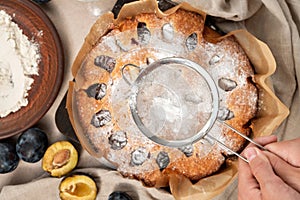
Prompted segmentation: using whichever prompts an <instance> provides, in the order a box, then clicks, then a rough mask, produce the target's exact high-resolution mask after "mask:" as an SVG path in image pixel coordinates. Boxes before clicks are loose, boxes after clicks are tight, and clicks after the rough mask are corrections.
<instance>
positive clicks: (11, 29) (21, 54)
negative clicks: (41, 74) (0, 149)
mask: <svg viewBox="0 0 300 200" xmlns="http://www.w3.org/2000/svg"><path fill="white" fill-rule="evenodd" d="M0 47H1V48H0V118H1V117H6V116H7V115H9V114H10V113H12V112H16V111H18V110H19V109H20V108H21V107H23V106H27V105H28V98H27V97H28V91H29V90H30V89H31V85H32V83H33V82H34V79H33V76H38V64H39V61H40V54H39V46H38V44H37V43H34V42H32V41H30V40H29V39H28V37H27V36H26V35H24V34H23V31H22V30H21V29H20V28H19V26H18V25H17V24H16V23H15V22H13V21H12V17H11V16H10V15H8V14H7V13H6V12H5V11H3V10H0Z"/></svg>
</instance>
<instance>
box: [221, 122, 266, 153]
mask: <svg viewBox="0 0 300 200" xmlns="http://www.w3.org/2000/svg"><path fill="white" fill-rule="evenodd" d="M217 120H218V121H219V122H221V123H222V124H224V125H225V126H226V127H228V128H229V129H231V130H233V131H234V132H235V133H237V134H238V135H239V136H241V137H243V138H244V139H246V140H248V141H249V142H251V143H252V144H254V145H256V146H257V147H259V148H261V149H262V150H264V151H267V149H266V148H265V147H263V146H261V145H260V144H258V143H257V142H255V141H254V140H252V139H250V138H249V137H247V136H245V135H244V134H242V133H241V132H240V131H238V130H236V129H235V128H233V127H232V126H230V125H229V124H227V123H226V122H225V121H222V120H220V119H217Z"/></svg>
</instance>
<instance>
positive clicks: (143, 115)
mask: <svg viewBox="0 0 300 200" xmlns="http://www.w3.org/2000/svg"><path fill="white" fill-rule="evenodd" d="M128 67H129V68H130V67H134V68H138V69H139V70H140V71H139V73H138V74H137V77H136V78H135V79H134V80H133V81H130V80H129V79H128V77H127V76H126V75H125V70H126V69H127V68H128ZM127 70H128V69H127ZM122 76H123V78H124V80H125V81H126V82H127V83H128V84H129V85H130V86H131V94H130V97H129V107H130V111H131V114H132V117H133V120H134V122H135V124H136V125H137V127H138V128H139V130H140V131H141V132H142V133H143V134H144V135H145V136H146V137H148V138H149V139H151V140H152V141H154V142H156V143H158V144H161V145H164V146H169V147H177V148H178V147H183V146H186V145H189V144H193V143H195V142H197V141H199V140H200V139H202V138H210V139H213V140H214V141H216V142H217V143H218V144H220V145H221V146H222V147H223V148H225V149H226V150H228V151H230V152H231V153H233V154H234V155H236V156H238V157H240V158H241V159H243V160H244V161H246V162H248V160H247V159H246V158H244V157H243V156H241V155H240V154H238V153H236V152H235V151H233V150H231V149H230V148H229V147H227V146H226V145H225V144H224V143H223V142H221V141H219V140H218V139H216V138H215V137H214V136H212V135H210V134H209V131H210V130H211V128H212V127H213V125H214V124H215V123H216V122H220V123H222V124H224V125H225V126H226V127H228V128H230V129H231V130H233V131H234V132H235V133H237V134H238V135H240V136H242V137H243V138H245V139H246V140H248V141H249V142H251V143H253V144H255V145H257V146H259V147H260V148H262V149H264V147H262V146H261V145H259V144H257V143H256V142H254V141H253V140H251V139H250V138H248V137H246V136H245V135H243V134H242V133H240V132H239V131H237V130H236V129H235V128H233V127H232V126H230V125H229V124H227V123H225V121H223V120H221V119H220V118H218V112H219V93H218V88H217V86H216V84H215V82H214V80H213V78H212V77H211V75H210V74H209V72H208V71H206V70H205V69H204V68H203V67H201V66H200V65H199V64H197V63H195V62H193V61H191V60H188V59H184V58H178V57H170V58H163V59H159V60H157V61H154V62H152V63H150V64H149V65H147V66H146V67H145V68H143V69H141V67H140V66H137V65H134V64H126V65H124V66H123V68H122ZM203 119H204V120H203Z"/></svg>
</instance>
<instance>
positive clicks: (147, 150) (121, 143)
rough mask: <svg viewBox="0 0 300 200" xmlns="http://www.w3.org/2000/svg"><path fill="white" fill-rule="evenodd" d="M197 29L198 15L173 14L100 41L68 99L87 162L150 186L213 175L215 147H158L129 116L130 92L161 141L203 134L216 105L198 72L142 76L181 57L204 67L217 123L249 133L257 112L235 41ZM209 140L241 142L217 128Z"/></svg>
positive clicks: (145, 18)
mask: <svg viewBox="0 0 300 200" xmlns="http://www.w3.org/2000/svg"><path fill="white" fill-rule="evenodd" d="M203 30H204V21H203V17H202V16H201V15H199V14H196V13H193V12H188V11H184V10H181V9H179V10H177V11H176V12H175V13H173V14H171V15H168V16H166V17H163V18H159V17H157V16H156V15H155V14H149V13H148V14H139V15H137V16H135V17H133V18H130V19H126V20H124V21H123V22H122V23H120V24H119V26H112V29H111V30H110V31H109V32H108V33H107V34H106V35H105V36H103V37H102V38H101V39H100V40H99V42H98V43H97V45H96V46H95V47H94V48H93V49H92V50H91V51H90V52H89V53H88V55H86V58H85V59H84V61H83V62H82V64H81V67H80V68H79V70H78V72H77V74H76V77H75V84H74V89H73V94H72V110H73V118H74V128H75V130H76V133H77V136H78V138H79V139H80V141H81V143H82V144H83V146H85V148H86V149H87V150H88V151H89V152H90V153H91V154H92V155H95V156H98V157H104V158H105V159H107V160H108V161H109V162H110V163H112V164H113V165H114V166H115V167H116V168H117V169H118V170H119V171H120V172H121V173H122V174H123V175H126V176H132V177H135V178H138V179H141V180H143V181H144V182H145V183H146V184H147V185H149V186H154V185H155V186H158V185H159V186H162V185H166V182H167V179H168V178H167V177H168V176H169V175H170V174H173V173H175V174H180V175H185V176H187V177H188V178H190V179H191V180H199V179H200V178H201V177H203V176H206V175H209V174H211V173H213V172H215V171H216V170H218V169H219V167H220V166H221V164H222V163H223V162H224V159H225V157H224V156H223V153H224V151H223V150H221V148H220V147H219V146H218V145H217V144H216V143H215V142H214V141H211V140H210V139H208V138H205V137H204V138H203V139H201V140H199V141H198V142H196V143H193V144H187V143H185V145H184V146H180V147H179V148H172V147H168V146H165V145H160V144H158V143H156V142H153V141H152V140H151V139H149V138H148V137H147V136H145V135H144V134H143V133H142V132H141V130H140V127H138V126H137V124H136V123H135V121H134V119H133V116H132V113H131V109H130V106H132V101H131V100H130V97H132V92H133V93H135V94H136V95H135V97H136V98H135V100H136V102H134V103H136V104H135V105H136V108H135V109H136V110H137V112H138V114H139V115H138V116H139V117H140V119H141V120H142V122H143V124H144V125H145V126H146V127H148V128H149V130H150V131H151V132H152V133H155V134H157V135H158V136H159V137H160V138H164V139H167V140H169V139H171V140H172V139H173V137H174V133H177V134H175V135H177V136H178V138H179V140H184V139H187V138H189V137H191V135H194V134H195V132H198V131H199V130H201V127H203V126H205V123H206V122H207V121H208V119H210V117H211V115H212V113H213V112H212V111H213V105H214V104H212V103H211V102H213V101H214V100H215V99H213V98H212V96H213V95H212V94H211V92H212V90H211V89H210V88H209V87H208V86H207V82H206V81H204V80H203V79H201V78H200V77H199V73H197V71H195V70H190V69H189V68H187V67H183V66H180V65H175V66H167V67H158V68H156V69H155V70H153V71H151V73H148V74H147V73H146V74H147V75H143V73H145V72H147V69H149V68H148V67H149V66H150V69H151V66H153V65H151V64H153V63H154V64H155V63H157V62H159V61H161V60H164V59H166V58H174V57H176V58H184V59H185V60H188V61H191V62H193V63H196V64H197V65H199V66H202V67H203V68H204V69H205V71H206V72H207V73H208V74H209V76H210V77H212V79H213V80H214V83H215V84H216V85H217V86H216V87H217V90H218V93H219V98H218V100H219V101H218V102H217V103H218V107H219V109H218V113H219V116H218V117H219V118H221V119H222V120H227V122H228V123H229V124H230V125H232V126H234V127H235V128H236V129H238V130H239V131H241V132H243V133H245V134H249V132H250V128H249V124H248V122H249V120H251V119H252V118H253V117H254V116H255V112H256V105H257V103H256V102H257V90H256V87H255V86H254V84H253V83H252V82H251V77H252V76H253V75H254V72H253V69H252V67H251V65H250V63H249V60H248V59H247V56H246V55H245V53H244V51H243V49H242V48H241V47H240V46H239V44H238V43H237V42H236V41H235V39H234V38H233V37H226V38H224V39H223V40H221V41H219V42H217V43H211V42H208V41H207V40H206V39H205V38H204V37H203ZM140 78H141V80H142V79H143V81H140V82H139V83H140V85H139V88H138V92H137V91H136V88H135V87H134V85H135V84H134V83H136V80H140ZM199 86H201V87H199ZM202 86H204V87H202ZM134 88H135V89H134ZM207 91H209V92H207ZM208 134H210V135H211V136H213V137H214V138H217V139H218V140H220V141H222V142H224V143H225V144H226V145H228V146H229V147H231V148H232V149H233V150H238V149H240V148H241V147H242V145H243V143H244V140H243V139H242V138H240V137H239V136H237V135H236V134H234V133H232V131H230V130H228V129H226V128H224V127H222V125H221V124H218V123H215V124H214V125H213V127H212V128H211V129H210V131H209V133H208ZM178 138H177V139H178Z"/></svg>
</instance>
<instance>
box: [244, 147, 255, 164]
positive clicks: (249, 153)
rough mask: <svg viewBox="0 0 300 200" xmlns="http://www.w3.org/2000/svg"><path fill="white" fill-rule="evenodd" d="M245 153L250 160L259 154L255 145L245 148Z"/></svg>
mask: <svg viewBox="0 0 300 200" xmlns="http://www.w3.org/2000/svg"><path fill="white" fill-rule="evenodd" d="M244 155H245V157H246V158H247V160H248V161H251V160H253V159H254V158H255V157H256V156H257V151H256V149H255V148H254V147H248V148H247V149H245V151H244Z"/></svg>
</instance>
